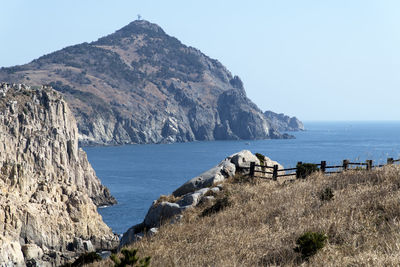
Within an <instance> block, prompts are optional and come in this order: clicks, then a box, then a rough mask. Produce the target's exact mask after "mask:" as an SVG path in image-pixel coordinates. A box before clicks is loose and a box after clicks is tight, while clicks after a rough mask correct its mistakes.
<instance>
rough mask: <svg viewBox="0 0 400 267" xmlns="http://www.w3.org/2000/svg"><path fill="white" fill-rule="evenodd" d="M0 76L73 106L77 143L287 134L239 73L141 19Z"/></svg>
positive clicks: (272, 136)
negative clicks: (47, 90) (46, 87)
mask: <svg viewBox="0 0 400 267" xmlns="http://www.w3.org/2000/svg"><path fill="white" fill-rule="evenodd" d="M0 80H2V81H8V82H12V83H17V82H24V83H29V84H32V85H35V84H50V85H52V86H53V87H54V88H55V89H56V90H58V91H59V92H61V93H62V94H63V95H64V97H65V99H66V100H67V102H68V103H69V105H70V107H71V108H72V110H73V112H74V114H75V117H76V119H77V122H78V129H79V139H80V142H81V143H83V144H128V143H170V142H187V141H195V140H226V139H231V140H236V139H269V138H288V137H290V136H288V135H281V134H280V133H279V131H277V130H276V129H273V128H271V127H270V124H269V121H268V119H266V118H265V117H264V115H263V113H262V111H261V110H260V109H259V108H258V107H257V106H256V105H255V104H254V103H253V102H252V101H250V100H249V99H248V98H247V97H246V92H245V90H244V86H243V82H242V81H241V80H240V78H239V77H238V76H233V75H232V74H231V73H230V72H229V71H228V70H227V69H226V68H225V67H224V66H223V65H222V64H221V63H220V62H218V61H217V60H214V59H211V58H209V57H208V56H206V55H204V54H203V53H201V52H200V51H199V50H197V49H195V48H193V47H188V46H186V45H184V44H182V43H181V42H180V41H179V40H177V39H176V38H174V37H171V36H169V35H167V34H166V33H165V32H164V31H163V30H162V29H161V28H160V27H159V26H157V25H156V24H152V23H150V22H147V21H144V20H138V21H134V22H132V23H130V24H129V25H127V26H125V27H123V28H122V29H120V30H118V31H116V32H115V33H113V34H110V35H108V36H105V37H103V38H100V39H99V40H97V41H95V42H92V43H83V44H78V45H74V46H70V47H66V48H64V49H62V50H60V51H56V52H54V53H51V54H48V55H45V56H42V57H40V58H38V59H36V60H34V61H32V62H31V63H29V64H25V65H21V66H15V67H10V68H1V69H0Z"/></svg>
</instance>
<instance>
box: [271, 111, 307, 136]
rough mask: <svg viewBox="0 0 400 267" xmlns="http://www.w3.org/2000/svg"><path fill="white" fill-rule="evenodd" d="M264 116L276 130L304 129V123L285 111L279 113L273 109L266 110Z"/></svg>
mask: <svg viewBox="0 0 400 267" xmlns="http://www.w3.org/2000/svg"><path fill="white" fill-rule="evenodd" d="M264 116H265V118H266V119H267V120H268V122H269V123H270V125H271V127H272V128H273V129H275V130H276V131H279V132H284V131H304V125H303V123H302V122H301V121H299V120H298V119H297V118H296V117H289V116H287V115H285V114H283V113H280V114H278V113H275V112H272V111H265V112H264Z"/></svg>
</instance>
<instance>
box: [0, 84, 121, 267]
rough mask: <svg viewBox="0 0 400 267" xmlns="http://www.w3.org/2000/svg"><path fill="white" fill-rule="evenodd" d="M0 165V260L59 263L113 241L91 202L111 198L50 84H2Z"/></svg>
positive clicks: (115, 240) (4, 263)
mask: <svg viewBox="0 0 400 267" xmlns="http://www.w3.org/2000/svg"><path fill="white" fill-rule="evenodd" d="M0 168H1V170H0V231H1V234H0V266H14V265H17V266H20V265H24V264H27V265H30V266H36V265H35V264H37V265H40V266H51V265H60V264H62V263H64V262H66V261H68V260H70V259H73V258H74V257H76V256H77V255H78V254H79V253H81V252H84V251H90V250H94V249H112V248H114V247H116V246H117V245H118V238H117V237H116V236H115V235H114V234H113V233H112V231H111V229H110V228H109V227H108V226H107V225H106V224H105V223H104V222H103V221H102V218H101V216H100V215H99V214H98V213H97V208H96V205H104V204H113V203H115V199H114V198H113V197H112V196H111V195H110V193H109V191H108V189H107V188H106V187H104V186H103V185H102V184H101V183H100V181H99V180H98V178H97V177H96V175H95V172H94V170H93V169H92V167H91V165H90V164H89V162H88V161H87V158H86V154H85V152H84V151H83V150H82V149H80V148H78V129H77V126H76V122H75V119H74V117H73V115H72V113H71V111H70V110H69V108H68V105H67V104H66V102H65V101H64V100H63V98H62V97H61V95H60V94H59V93H57V92H56V91H54V90H53V89H51V88H47V87H40V88H39V87H37V88H32V87H29V86H25V85H21V84H14V85H9V84H5V83H1V84H0ZM79 243H82V246H79ZM85 244H86V245H85Z"/></svg>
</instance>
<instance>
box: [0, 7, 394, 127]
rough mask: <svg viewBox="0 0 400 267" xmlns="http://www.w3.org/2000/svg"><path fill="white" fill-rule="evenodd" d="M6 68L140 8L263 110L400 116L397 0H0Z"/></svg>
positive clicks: (0, 48)
mask: <svg viewBox="0 0 400 267" xmlns="http://www.w3.org/2000/svg"><path fill="white" fill-rule="evenodd" d="M0 13H1V17H0V21H1V22H0V36H1V41H0V66H2V67H5V66H12V65H17V64H23V63H27V62H29V61H31V60H33V59H35V58H37V57H39V56H41V55H43V54H46V53H50V52H52V51H55V50H58V49H61V48H63V47H65V46H69V45H73V44H77V43H81V42H85V41H87V42H90V41H93V40H96V39H97V38H99V37H101V36H104V35H106V34H109V33H112V32H114V31H115V30H117V29H119V28H121V27H123V26H125V25H126V24H128V23H129V22H131V21H133V20H135V19H136V18H137V14H141V15H142V17H143V18H144V19H146V20H149V21H151V22H154V23H157V24H159V25H160V26H161V27H162V28H163V29H164V30H165V31H166V32H167V33H168V34H170V35H172V36H175V37H177V38H178V39H179V40H181V41H182V42H183V43H185V44H187V45H190V46H194V47H196V48H198V49H200V50H201V51H202V52H204V53H205V54H207V55H209V56H210V57H212V58H216V59H218V60H219V61H221V62H222V64H224V65H225V66H226V67H227V68H228V69H229V70H230V71H231V72H232V73H233V74H235V75H239V76H240V77H241V78H242V80H243V82H244V84H245V88H246V91H247V94H248V96H249V98H250V99H252V100H253V101H254V102H255V103H256V104H257V105H258V106H259V107H260V108H261V109H262V110H269V109H270V110H273V111H275V112H284V113H287V114H289V115H296V116H297V117H298V118H300V119H302V120H399V119H400V107H399V106H400V105H399V101H400V1H398V0H392V1H389V0H374V1H369V0H324V1H322V0H313V1H312V0H301V1H300V0H264V1H261V0H260V1H247V2H245V1H236V0H230V1H216V0H213V1H211V0H202V1H183V0H181V1H177V0H168V1H165V0H159V1H152V0H146V1H144V0H143V1H135V0H126V1H122V0H121V1H120V0H113V1H111V0H109V1H105V0H68V1H67V0H65V1H60V0H35V1H32V0H25V1H22V0H12V1H11V0H7V1H6V0H0Z"/></svg>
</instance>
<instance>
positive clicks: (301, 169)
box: [296, 163, 319, 179]
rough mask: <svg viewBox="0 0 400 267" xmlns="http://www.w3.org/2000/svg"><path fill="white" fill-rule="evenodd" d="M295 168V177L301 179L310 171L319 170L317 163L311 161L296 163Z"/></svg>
mask: <svg viewBox="0 0 400 267" xmlns="http://www.w3.org/2000/svg"><path fill="white" fill-rule="evenodd" d="M296 168H297V171H296V174H297V177H298V178H303V179H304V178H306V177H307V176H309V175H310V174H311V173H313V172H317V171H319V169H318V167H317V164H313V163H301V164H297V166H296Z"/></svg>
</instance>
